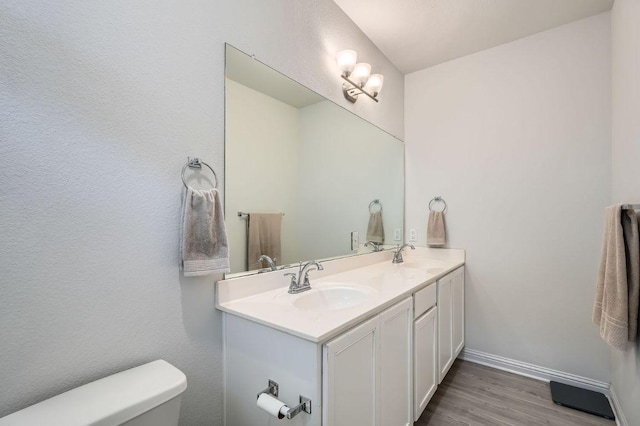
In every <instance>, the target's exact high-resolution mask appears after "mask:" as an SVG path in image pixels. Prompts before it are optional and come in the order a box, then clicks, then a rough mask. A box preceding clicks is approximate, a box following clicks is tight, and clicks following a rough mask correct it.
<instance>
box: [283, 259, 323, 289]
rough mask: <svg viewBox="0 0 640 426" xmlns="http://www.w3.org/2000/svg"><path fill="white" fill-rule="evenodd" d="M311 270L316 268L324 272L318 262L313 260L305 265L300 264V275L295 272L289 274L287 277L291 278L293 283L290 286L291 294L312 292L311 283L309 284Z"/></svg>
mask: <svg viewBox="0 0 640 426" xmlns="http://www.w3.org/2000/svg"><path fill="white" fill-rule="evenodd" d="M311 268H315V269H317V270H318V271H322V270H323V269H324V268H323V267H322V265H321V264H320V262H318V261H317V260H312V261H310V262H307V263H305V264H304V265H303V264H302V262H300V266H299V270H298V274H297V275H296V273H295V272H287V273H286V274H284V276H285V277H288V276H290V277H291V283H290V284H289V294H297V293H302V292H303V291H307V290H311V283H310V282H309V271H310V270H311Z"/></svg>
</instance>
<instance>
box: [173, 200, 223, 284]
mask: <svg viewBox="0 0 640 426" xmlns="http://www.w3.org/2000/svg"><path fill="white" fill-rule="evenodd" d="M180 253H181V256H182V268H183V270H184V276H185V277H195V276H200V275H207V274H212V273H214V272H229V247H228V246H227V231H226V230H225V225H224V215H223V213H222V205H221V202H220V194H219V193H218V190H217V189H211V190H207V191H199V190H195V189H191V188H189V189H187V192H186V194H185V197H184V199H183V202H182V236H181V238H180Z"/></svg>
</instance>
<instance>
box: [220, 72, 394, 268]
mask: <svg viewBox="0 0 640 426" xmlns="http://www.w3.org/2000/svg"><path fill="white" fill-rule="evenodd" d="M226 108H227V109H226V120H227V123H226V126H227V127H226V139H227V141H226V181H225V182H226V199H225V203H226V208H225V209H226V214H227V231H228V234H229V245H230V257H231V270H232V272H241V271H245V270H246V235H247V229H246V222H245V220H246V219H240V218H238V217H237V215H236V212H237V211H243V212H251V211H253V212H263V213H278V212H283V213H285V216H284V217H283V222H282V259H280V260H279V262H278V264H290V263H295V262H297V261H299V260H302V261H304V260H310V259H325V258H330V257H335V256H344V255H348V254H354V253H362V252H369V251H370V250H369V249H365V250H358V251H352V250H351V236H350V234H351V232H352V231H358V233H359V235H360V243H361V244H360V245H361V246H362V245H363V244H364V243H365V242H366V231H367V225H368V221H369V203H370V202H371V201H372V200H373V199H380V201H381V203H382V205H383V221H384V230H385V236H386V238H385V245H389V244H394V243H395V242H394V241H393V234H394V232H393V230H394V229H401V228H402V221H403V200H404V144H403V143H401V142H399V141H398V140H397V139H395V138H393V137H392V136H390V135H389V134H387V133H385V132H383V131H381V130H380V129H378V128H376V127H375V126H373V125H371V124H370V123H368V122H366V121H364V120H362V119H361V118H359V117H357V116H355V115H354V114H352V113H350V112H348V111H345V110H344V109H343V108H341V107H339V106H338V105H336V104H334V103H332V102H330V101H326V100H325V101H320V102H317V103H315V104H312V105H310V106H306V107H303V108H300V109H297V108H295V107H293V106H290V105H288V104H285V103H282V102H280V101H278V100H276V99H273V98H271V97H269V96H267V95H265V94H263V93H261V92H258V91H255V90H253V89H250V88H248V87H246V86H243V85H241V84H239V83H237V82H235V81H232V80H227V107H226ZM400 234H401V235H402V232H400ZM360 248H361V247H360Z"/></svg>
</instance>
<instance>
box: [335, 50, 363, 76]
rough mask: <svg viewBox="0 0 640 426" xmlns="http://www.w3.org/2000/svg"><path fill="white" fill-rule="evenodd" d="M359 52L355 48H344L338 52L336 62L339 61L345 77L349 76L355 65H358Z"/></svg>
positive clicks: (339, 66)
mask: <svg viewBox="0 0 640 426" xmlns="http://www.w3.org/2000/svg"><path fill="white" fill-rule="evenodd" d="M357 59H358V54H357V53H356V52H355V51H353V50H342V51H340V52H338V55H337V56H336V62H337V63H338V69H339V70H340V72H341V73H342V75H344V76H345V77H349V75H350V74H351V71H353V67H354V66H355V65H356V60H357Z"/></svg>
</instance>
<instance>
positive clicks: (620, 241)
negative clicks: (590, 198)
mask: <svg viewBox="0 0 640 426" xmlns="http://www.w3.org/2000/svg"><path fill="white" fill-rule="evenodd" d="M629 225H630V224H629ZM631 232H632V231H631ZM636 236H637V222H636ZM593 322H594V323H596V324H599V325H600V337H602V339H604V341H605V342H607V343H608V344H609V345H611V346H613V347H614V348H616V349H620V350H625V349H626V348H627V340H628V338H629V291H628V286H627V265H626V251H625V242H624V231H623V227H622V220H621V206H620V205H616V206H611V207H607V209H606V211H605V227H604V233H603V239H602V256H601V259H600V268H599V270H598V280H597V286H596V298H595V302H594V306H593Z"/></svg>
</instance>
